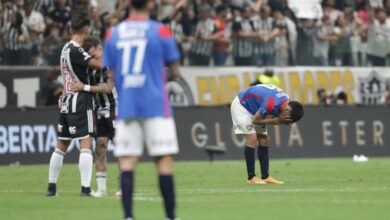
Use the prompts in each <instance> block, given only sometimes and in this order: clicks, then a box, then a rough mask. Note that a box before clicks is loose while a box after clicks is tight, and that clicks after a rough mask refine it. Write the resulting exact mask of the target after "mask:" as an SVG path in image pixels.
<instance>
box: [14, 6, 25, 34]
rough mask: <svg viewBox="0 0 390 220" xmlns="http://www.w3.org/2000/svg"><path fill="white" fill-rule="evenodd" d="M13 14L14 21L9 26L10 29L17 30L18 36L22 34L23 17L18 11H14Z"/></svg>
mask: <svg viewBox="0 0 390 220" xmlns="http://www.w3.org/2000/svg"><path fill="white" fill-rule="evenodd" d="M14 13H15V17H16V20H15V23H14V24H11V27H14V28H16V29H17V30H18V34H23V30H22V24H23V15H22V14H21V13H20V12H18V11H15V12H14Z"/></svg>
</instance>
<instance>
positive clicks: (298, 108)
mask: <svg viewBox="0 0 390 220" xmlns="http://www.w3.org/2000/svg"><path fill="white" fill-rule="evenodd" d="M288 105H289V106H290V107H291V120H292V121H293V122H297V121H299V120H301V118H302V117H303V115H304V113H305V111H304V110H303V106H302V104H301V103H299V102H297V101H291V102H289V103H288Z"/></svg>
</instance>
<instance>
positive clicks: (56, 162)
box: [49, 148, 65, 183]
mask: <svg viewBox="0 0 390 220" xmlns="http://www.w3.org/2000/svg"><path fill="white" fill-rule="evenodd" d="M64 156H65V152H63V151H61V150H60V149H58V148H56V149H55V150H54V152H53V153H52V155H51V157H50V165H49V183H57V180H58V176H59V175H60V172H61V168H62V164H63V163H64Z"/></svg>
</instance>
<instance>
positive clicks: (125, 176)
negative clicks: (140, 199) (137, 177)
mask: <svg viewBox="0 0 390 220" xmlns="http://www.w3.org/2000/svg"><path fill="white" fill-rule="evenodd" d="M120 179H121V190H122V206H123V210H124V212H125V218H133V210H132V208H133V207H132V201H133V172H132V171H123V172H121V178H120Z"/></svg>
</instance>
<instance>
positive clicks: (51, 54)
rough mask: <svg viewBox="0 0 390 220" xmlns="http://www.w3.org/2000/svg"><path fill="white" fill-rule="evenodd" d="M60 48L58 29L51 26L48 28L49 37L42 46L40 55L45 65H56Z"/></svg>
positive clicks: (53, 25) (55, 26)
mask: <svg viewBox="0 0 390 220" xmlns="http://www.w3.org/2000/svg"><path fill="white" fill-rule="evenodd" d="M61 47H62V41H61V37H60V28H59V27H58V26H57V25H55V24H52V25H50V26H49V36H48V37H47V38H46V40H45V41H44V42H43V44H42V55H43V58H44V62H45V64H46V65H49V66H55V65H58V62H59V60H60V56H61Z"/></svg>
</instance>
